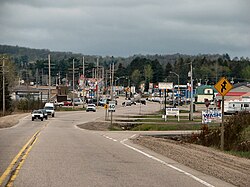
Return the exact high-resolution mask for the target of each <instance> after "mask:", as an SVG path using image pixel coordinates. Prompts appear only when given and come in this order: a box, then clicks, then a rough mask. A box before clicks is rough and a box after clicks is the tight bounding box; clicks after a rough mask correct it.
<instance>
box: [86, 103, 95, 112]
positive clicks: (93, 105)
mask: <svg viewBox="0 0 250 187" xmlns="http://www.w3.org/2000/svg"><path fill="white" fill-rule="evenodd" d="M89 111H93V112H96V106H95V104H88V105H87V108H86V112H89Z"/></svg>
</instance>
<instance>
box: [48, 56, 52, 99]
mask: <svg viewBox="0 0 250 187" xmlns="http://www.w3.org/2000/svg"><path fill="white" fill-rule="evenodd" d="M48 61H49V94H48V102H50V84H51V78H50V54H48Z"/></svg>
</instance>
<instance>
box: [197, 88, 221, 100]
mask: <svg viewBox="0 0 250 187" xmlns="http://www.w3.org/2000/svg"><path fill="white" fill-rule="evenodd" d="M216 93H217V90H216V89H215V88H214V86H213V85H202V86H199V87H197V88H196V94H195V95H194V97H195V102H196V103H204V102H205V100H206V99H208V100H209V101H213V100H214V97H215V94H216Z"/></svg>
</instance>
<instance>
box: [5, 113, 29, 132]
mask: <svg viewBox="0 0 250 187" xmlns="http://www.w3.org/2000/svg"><path fill="white" fill-rule="evenodd" d="M27 115H28V114H27V113H20V114H12V115H8V116H4V117H0V128H9V127H13V126H15V125H16V124H18V122H19V120H20V119H21V118H23V117H25V116H27Z"/></svg>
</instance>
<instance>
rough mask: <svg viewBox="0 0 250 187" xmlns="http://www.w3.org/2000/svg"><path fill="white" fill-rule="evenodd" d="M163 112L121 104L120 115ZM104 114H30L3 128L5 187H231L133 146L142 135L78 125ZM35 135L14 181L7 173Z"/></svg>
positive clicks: (0, 167)
mask: <svg viewBox="0 0 250 187" xmlns="http://www.w3.org/2000/svg"><path fill="white" fill-rule="evenodd" d="M139 107H142V108H139ZM154 107H155V108H154ZM158 108H159V105H157V104H152V105H151V104H149V105H147V106H136V107H120V106H119V107H117V110H116V114H117V115H118V114H119V113H122V114H124V113H127V114H128V115H129V114H130V113H135V112H142V113H143V112H145V113H146V112H149V111H148V110H151V111H153V110H155V109H158ZM104 113H105V112H104V109H103V108H102V109H98V111H97V112H96V113H94V112H93V113H92V112H84V111H81V112H57V113H56V117H55V118H50V119H49V120H47V121H42V122H41V121H31V119H30V118H31V117H30V116H27V117H25V118H23V119H22V120H21V122H20V123H19V124H18V125H17V126H16V127H14V128H10V129H4V130H0V175H1V180H0V182H2V186H4V185H6V184H7V183H9V184H10V185H13V186H18V187H19V186H20V187H29V186H32V187H35V186H46V187H48V186H60V187H61V186H84V187H85V186H108V187H109V186H114V187H117V186H150V187H152V186H161V187H162V186H194V187H196V186H197V187H198V186H230V185H229V184H228V183H225V182H223V181H221V180H219V179H216V178H214V177H211V176H208V175H205V174H202V173H200V172H198V171H195V170H192V169H190V168H188V167H185V166H183V165H181V164H179V163H177V162H175V161H173V160H171V159H168V158H166V157H163V156H162V155H159V154H156V153H154V152H152V151H150V150H148V149H145V148H142V147H139V146H138V145H134V144H132V143H131V142H130V141H129V138H131V137H135V136H136V135H137V134H138V132H108V131H88V130H83V129H79V128H78V127H77V126H76V125H77V124H81V123H85V122H90V121H93V120H95V119H97V118H103V117H104ZM35 133H37V134H36V135H35V136H33V135H34V134H35ZM32 136H33V141H31V143H30V144H29V146H27V148H26V149H25V151H24V152H25V153H23V154H22V155H21V156H20V157H19V158H21V159H18V162H17V163H18V164H16V168H17V169H15V170H14V171H13V172H12V176H11V177H10V180H9V179H8V178H9V176H10V174H9V175H6V173H8V172H6V171H7V170H6V169H7V168H8V166H9V164H10V163H11V162H12V160H13V159H14V158H15V156H16V155H17V154H18V153H19V152H20V150H21V149H22V148H23V146H24V145H25V144H26V143H27V142H28V141H29V140H30V139H31V137H32ZM14 160H15V159H14Z"/></svg>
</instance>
